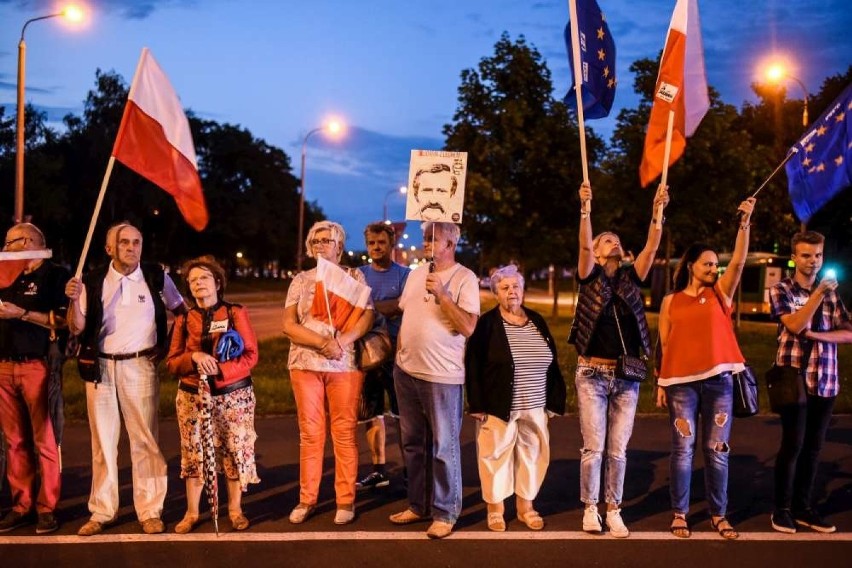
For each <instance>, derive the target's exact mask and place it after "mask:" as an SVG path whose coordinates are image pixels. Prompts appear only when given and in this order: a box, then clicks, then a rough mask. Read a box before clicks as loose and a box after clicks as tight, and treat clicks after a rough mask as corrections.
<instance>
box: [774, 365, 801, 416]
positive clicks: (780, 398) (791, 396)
mask: <svg viewBox="0 0 852 568" xmlns="http://www.w3.org/2000/svg"><path fill="white" fill-rule="evenodd" d="M766 387H767V389H768V390H769V406H770V408H772V412H775V413H776V414H779V413H780V412H781V411H782V410H783V409H784V408H787V407H789V406H802V405H804V404H805V403H806V402H807V397H806V396H805V379H804V377H803V376H802V374H801V372H800V371H799V369H797V368H796V367H781V366H778V365H772V368H771V369H769V370H768V371H767V372H766Z"/></svg>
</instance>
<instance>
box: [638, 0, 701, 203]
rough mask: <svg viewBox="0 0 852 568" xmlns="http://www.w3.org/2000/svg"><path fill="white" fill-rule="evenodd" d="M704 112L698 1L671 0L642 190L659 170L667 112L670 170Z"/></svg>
mask: <svg viewBox="0 0 852 568" xmlns="http://www.w3.org/2000/svg"><path fill="white" fill-rule="evenodd" d="M709 108H710V97H709V95H708V94H707V75H706V73H705V72H704V48H703V47H702V44H701V24H700V22H699V19H698V2H697V0H677V5H676V6H675V9H674V14H672V21H671V24H670V25H669V33H668V36H667V37H666V46H665V48H664V49H663V58H662V59H661V60H660V73H659V75H658V76H657V86H656V88H655V90H654V105H653V107H652V108H651V119H650V120H649V121H648V131H647V133H646V134H645V151H644V153H643V154H642V164H641V165H640V166H639V179H640V181H641V183H642V187H645V186H647V185H648V184H650V183H651V182H652V181H654V180H655V179H656V178H657V176H659V175H660V174H661V173H662V171H663V160H664V159H665V158H664V157H665V146H666V127H667V125H668V120H669V111H670V110H673V111H674V127H673V129H672V145H671V154H670V155H669V163H668V165H669V166H671V165H672V164H674V163H675V162H676V161H677V160H678V159H679V158H680V157H681V156H682V155H683V151H684V149H685V148H686V139H687V138H688V137H690V136H692V135H693V134H694V133H695V130H696V129H697V128H698V124H699V123H700V122H701V119H702V118H704V115H705V114H707V110H708V109H709Z"/></svg>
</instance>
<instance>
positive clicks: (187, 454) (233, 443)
mask: <svg viewBox="0 0 852 568" xmlns="http://www.w3.org/2000/svg"><path fill="white" fill-rule="evenodd" d="M255 404H256V400H255V397H254V389H253V388H252V387H250V386H249V387H245V388H242V389H237V390H235V391H234V392H230V393H228V394H222V395H215V396H213V413H212V416H213V417H212V420H213V445H214V447H215V451H216V471H217V472H219V473H224V474H225V477H227V478H228V479H231V480H235V479H238V480H239V481H240V489H241V490H243V491H245V490H246V488H247V487H248V484H249V483H260V478H259V477H258V476H257V466H256V465H255V462H254V443H255V441H256V440H257V432H255V429H254V408H255ZM175 407H176V409H177V419H178V426H179V428H180V476H181V478H187V477H202V467H203V462H202V459H201V458H202V455H203V454H202V449H201V440H202V437H201V421H200V419H199V414H200V410H201V395H199V394H194V393H190V392H186V391H183V390H180V389H178V391H177V398H176V399H175Z"/></svg>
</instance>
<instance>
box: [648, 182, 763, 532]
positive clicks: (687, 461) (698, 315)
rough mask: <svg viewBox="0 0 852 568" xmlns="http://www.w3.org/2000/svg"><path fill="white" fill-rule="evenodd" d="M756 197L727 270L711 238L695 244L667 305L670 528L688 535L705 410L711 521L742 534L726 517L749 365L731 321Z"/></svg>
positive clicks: (661, 390)
mask: <svg viewBox="0 0 852 568" xmlns="http://www.w3.org/2000/svg"><path fill="white" fill-rule="evenodd" d="M754 203H755V199H754V198H749V199H747V200H746V201H743V202H742V203H741V204H740V206H739V211H740V212H741V217H740V227H739V231H738V232H737V241H736V245H735V247H734V253H733V255H732V256H731V262H730V264H729V265H728V268H727V270H726V271H725V273H724V274H723V275H722V276H719V259H718V257H717V256H716V253H715V252H714V251H713V250H712V249H711V248H710V247H709V246H706V245H702V244H694V245H692V246H691V247H689V248H688V249H687V251H686V253H685V254H684V255H683V258H681V260H680V263H679V264H678V266H677V270H676V271H675V275H674V291H673V292H672V293H671V294H669V295H668V296H666V297H665V298H663V303H662V305H661V306H660V324H659V325H660V344H661V345H662V348H663V361H662V368H661V369H660V374H659V379H658V381H657V406H668V409H669V417H670V420H671V424H672V455H671V459H670V468H671V472H670V479H671V484H670V493H671V502H672V511H673V514H674V518H673V520H672V524H671V531H672V534H674V535H675V536H678V537H681V538H686V537H689V536H690V535H691V534H692V533H691V532H690V529H689V524H688V523H687V521H686V515H687V513H688V512H689V489H690V481H691V478H692V457H693V454H694V453H695V438H696V432H697V431H698V428H697V426H698V418H699V415H700V416H701V436H702V449H703V451H704V467H705V471H704V484H705V487H706V495H707V501H708V504H709V506H710V515H711V524H712V525H713V528H715V529H716V530H717V531H719V534H720V535H721V536H722V537H723V538H727V539H735V538H737V537H739V534H738V533H737V532H736V531H735V530H734V528H733V527H732V526H731V523H729V522H728V520H727V519H726V518H725V515H726V513H727V506H728V454H729V453H730V446H729V445H728V438H729V436H730V433H731V417H732V409H733V380H732V373H736V372H739V371H742V370H743V368H744V363H745V360H744V359H743V355H742V353H741V352H740V348H739V346H738V345H737V338H736V336H735V335H734V330H733V326H732V325H731V304H732V300H733V296H734V291H735V290H736V288H737V285H738V284H739V282H740V276H741V275H742V272H743V267H744V266H745V260H746V254H747V253H748V241H749V228H750V223H749V220H750V219H751V213H752V211H753V209H754Z"/></svg>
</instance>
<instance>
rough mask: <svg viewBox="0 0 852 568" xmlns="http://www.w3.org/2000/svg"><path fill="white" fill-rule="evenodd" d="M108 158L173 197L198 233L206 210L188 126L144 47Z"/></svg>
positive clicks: (176, 97) (203, 224) (166, 78)
mask: <svg viewBox="0 0 852 568" xmlns="http://www.w3.org/2000/svg"><path fill="white" fill-rule="evenodd" d="M112 155H113V156H114V157H115V158H116V159H117V160H119V161H120V162H121V163H123V164H124V165H125V166H127V167H128V168H130V169H132V170H133V171H135V172H136V173H138V174H139V175H141V176H143V177H144V178H146V179H148V180H149V181H151V182H152V183H154V184H156V185H158V186H159V187H161V188H162V189H163V190H164V191H166V192H167V193H169V194H170V195H171V196H172V197H174V198H175V202H176V203H177V206H178V209H179V210H180V212H181V214H182V215H183V217H184V219H186V222H187V223H189V225H190V226H191V227H192V228H193V229H195V230H196V231H201V230H202V229H204V227H205V226H206V225H207V221H208V215H207V205H206V204H205V202H204V193H203V191H202V189H201V179H200V178H199V176H198V161H197V160H196V157H195V147H194V145H193V143H192V133H191V132H190V130H189V121H188V120H187V118H186V114H185V113H184V111H183V107H182V106H181V104H180V99H179V98H178V96H177V93H175V90H174V88H172V85H171V83H170V82H169V79H168V77H166V74H165V73H163V70H162V69H161V68H160V66H159V65H158V64H157V62H156V61H155V60H154V56H153V55H151V52H150V51H148V48H144V49H143V50H142V56H141V57H140V59H139V66H138V67H137V68H136V75H134V77H133V83H132V84H131V86H130V94H129V95H128V97H127V106H126V107H125V108H124V116H123V117H122V118H121V125H120V126H119V128H118V136H117V137H116V139H115V146H113V149H112Z"/></svg>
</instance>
